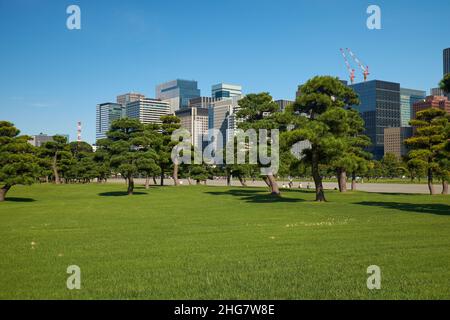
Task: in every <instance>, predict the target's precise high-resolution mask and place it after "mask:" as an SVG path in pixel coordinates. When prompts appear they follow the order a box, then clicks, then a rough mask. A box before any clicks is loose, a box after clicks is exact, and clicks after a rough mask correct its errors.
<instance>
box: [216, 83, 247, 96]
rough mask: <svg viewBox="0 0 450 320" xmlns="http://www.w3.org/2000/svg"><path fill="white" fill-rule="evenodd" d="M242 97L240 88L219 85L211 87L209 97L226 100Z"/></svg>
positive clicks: (238, 86)
mask: <svg viewBox="0 0 450 320" xmlns="http://www.w3.org/2000/svg"><path fill="white" fill-rule="evenodd" d="M241 95H242V86H240V85H236V84H227V83H219V84H216V85H213V86H212V89H211V97H213V98H215V99H226V98H232V97H236V96H241Z"/></svg>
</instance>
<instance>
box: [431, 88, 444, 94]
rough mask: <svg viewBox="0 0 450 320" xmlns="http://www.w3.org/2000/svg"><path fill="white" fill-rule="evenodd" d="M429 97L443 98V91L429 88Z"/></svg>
mask: <svg viewBox="0 0 450 320" xmlns="http://www.w3.org/2000/svg"><path fill="white" fill-rule="evenodd" d="M430 95H431V96H445V93H444V90H442V89H441V88H431V90H430Z"/></svg>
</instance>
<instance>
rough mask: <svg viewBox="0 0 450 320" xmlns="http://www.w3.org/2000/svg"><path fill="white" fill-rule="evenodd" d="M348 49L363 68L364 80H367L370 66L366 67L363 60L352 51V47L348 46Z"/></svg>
mask: <svg viewBox="0 0 450 320" xmlns="http://www.w3.org/2000/svg"><path fill="white" fill-rule="evenodd" d="M347 51H348V53H349V54H350V56H351V57H352V58H353V60H355V62H356V63H357V64H358V66H359V67H360V68H361V70H362V71H363V76H364V81H366V80H367V78H368V77H369V75H370V73H369V66H365V67H364V65H363V64H362V63H361V61H360V60H359V59H358V57H357V56H356V55H355V54H354V53H353V52H352V50H350V48H347Z"/></svg>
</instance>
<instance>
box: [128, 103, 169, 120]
mask: <svg viewBox="0 0 450 320" xmlns="http://www.w3.org/2000/svg"><path fill="white" fill-rule="evenodd" d="M171 113H172V112H171V111H170V104H169V103H168V102H164V101H161V100H157V99H150V98H144V99H139V100H137V101H133V102H130V103H128V104H127V108H126V116H127V117H128V118H130V119H138V120H139V121H140V122H141V123H144V124H150V123H157V124H160V123H161V116H165V115H169V114H171Z"/></svg>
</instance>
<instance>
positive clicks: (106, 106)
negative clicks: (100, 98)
mask: <svg viewBox="0 0 450 320" xmlns="http://www.w3.org/2000/svg"><path fill="white" fill-rule="evenodd" d="M124 113H125V108H124V106H123V105H122V104H119V103H113V102H107V103H101V104H98V105H97V110H96V130H95V131H96V138H97V140H99V139H104V138H106V133H107V132H108V131H109V129H110V127H111V123H112V122H113V121H114V120H118V119H120V118H122V117H123V116H124Z"/></svg>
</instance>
